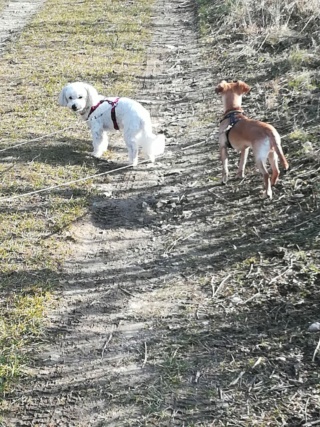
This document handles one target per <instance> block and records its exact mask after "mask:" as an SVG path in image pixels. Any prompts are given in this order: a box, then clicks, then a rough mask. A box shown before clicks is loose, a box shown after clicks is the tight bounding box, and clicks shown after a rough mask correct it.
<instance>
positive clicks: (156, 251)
mask: <svg viewBox="0 0 320 427" xmlns="http://www.w3.org/2000/svg"><path fill="white" fill-rule="evenodd" d="M153 13H154V18H153V41H152V43H151V45H150V47H149V58H148V65H147V69H146V72H145V75H144V76H137V85H138V87H139V86H140V91H139V93H138V94H137V96H136V97H137V99H143V100H149V101H150V104H147V107H148V108H149V109H150V110H151V115H152V117H153V121H154V122H155V121H156V117H158V121H159V124H158V129H157V131H162V132H164V133H165V134H166V138H167V156H166V157H165V158H164V159H162V160H161V161H160V162H159V164H158V165H157V166H156V167H155V168H148V167H146V166H145V165H142V166H141V167H138V168H137V169H136V170H130V171H126V172H123V173H119V174H118V175H113V176H112V177H111V179H110V181H109V182H107V183H106V184H105V185H102V186H100V187H99V188H98V189H99V190H100V192H101V197H97V199H96V200H95V202H94V203H93V205H92V207H91V215H90V217H89V218H87V219H86V220H83V221H82V222H79V223H78V224H76V226H75V227H73V229H72V230H71V237H72V239H73V240H74V257H73V258H72V259H70V260H69V262H68V263H67V265H66V266H65V271H64V273H63V275H62V276H61V283H62V284H63V288H62V291H61V299H60V304H59V309H58V310H57V311H56V312H55V313H53V314H52V326H51V328H50V329H49V331H48V333H49V337H50V342H49V344H45V345H44V344H43V345H41V347H40V348H37V357H35V358H34V365H33V367H32V368H31V372H30V373H31V374H32V376H31V381H30V378H28V380H27V381H26V382H25V383H22V384H21V388H20V390H18V391H17V392H16V395H15V396H13V397H12V407H11V412H10V414H9V416H8V418H7V420H8V425H12V426H13V425H17V426H18V425H20V426H31V425H37V426H49V425H50V426H98V425H108V426H111V425H114V426H120V425H127V424H126V423H128V425H140V424H139V422H138V421H137V420H138V419H139V417H140V416H141V411H142V408H141V405H140V404H139V402H138V400H139V398H138V394H139V393H140V391H139V393H138V394H137V403H136V404H132V402H130V398H129V395H130V393H129V394H128V390H130V389H131V390H134V389H137V390H138V389H139V387H140V388H141V390H142V389H143V388H144V387H148V384H149V383H150V381H151V382H152V381H153V379H154V378H156V377H157V374H156V372H155V371H153V369H152V368H151V365H149V363H148V357H150V355H149V356H148V348H149V342H151V341H153V340H158V339H159V342H161V334H162V333H161V328H160V329H159V330H158V329H157V326H156V325H157V323H158V321H159V320H160V319H167V320H168V321H169V322H173V323H176V322H177V319H176V316H177V313H178V312H179V311H180V309H181V307H180V306H181V300H180V299H179V298H178V299H175V298H171V296H170V297H169V298H168V297H167V296H166V297H165V298H164V299H161V298H160V299H159V295H160V293H161V292H162V289H163V292H164V294H166V293H167V292H169V295H170V292H171V291H170V290H169V291H168V289H167V285H168V284H170V283H171V282H173V281H174V282H177V283H180V284H179V286H184V283H185V281H186V278H185V277H186V276H185V275H186V274H188V271H189V270H190V271H191V270H192V268H193V263H192V256H191V255H188V254H192V252H193V251H195V252H194V256H196V251H197V245H198V240H199V238H200V239H201V235H202V233H203V231H204V228H205V227H203V225H201V224H202V216H203V215H205V212H204V211H203V205H202V203H203V196H204V193H205V191H206V190H205V188H204V185H206V184H204V180H205V177H204V176H203V171H204V170H207V168H208V167H209V165H210V159H209V156H208V153H210V151H211V143H210V142H209V140H210V134H211V133H212V130H213V129H212V125H211V123H206V122H205V119H204V117H203V116H202V113H203V112H206V110H207V105H208V103H209V102H210V96H211V95H210V94H211V75H210V71H209V70H207V69H205V68H204V67H202V66H201V58H200V52H199V46H198V43H197V39H196V28H197V25H196V21H195V10H194V3H193V1H192V0H188V1H185V0H175V1H171V0H158V1H157V2H156V3H155V7H154V12H153ZM203 141H206V142H207V143H206V144H203V145H199V146H197V147H195V148H191V149H187V147H188V146H191V145H193V144H196V143H199V142H203ZM122 144H123V142H122V141H120V142H119V149H123V146H122ZM183 150H184V151H183ZM170 152H171V154H170ZM187 193H188V196H187V197H185V196H186V195H187ZM209 197H210V196H209ZM183 198H184V200H182V199H183ZM191 216H192V219H190V217H191ZM177 240H178V241H180V243H179V247H178V248H177V247H176V243H175V242H176V241H177ZM185 254H187V256H185ZM199 268H200V269H201V268H202V267H201V262H200V264H199ZM178 317H179V315H178ZM149 351H150V350H149ZM128 399H129V401H128ZM133 400H134V397H133ZM104 422H105V423H106V424H104Z"/></svg>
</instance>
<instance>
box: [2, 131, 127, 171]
mask: <svg viewBox="0 0 320 427" xmlns="http://www.w3.org/2000/svg"><path fill="white" fill-rule="evenodd" d="M32 138H33V139H37V135H33V136H32ZM1 149H5V151H3V152H0V162H1V163H3V164H9V165H12V163H31V162H37V163H44V164H46V165H50V166H76V165H80V166H86V165H88V166H90V167H92V166H95V167H97V168H98V169H102V170H105V169H106V168H108V169H115V168H123V167H124V166H125V165H126V164H127V163H126V159H127V150H126V147H125V144H123V147H122V146H121V145H120V144H117V146H116V147H114V146H113V144H112V141H111V144H110V146H109V148H108V151H107V153H106V154H105V157H102V158H100V159H97V158H95V157H93V156H92V155H91V152H92V142H91V140H90V138H88V139H79V138H72V137H71V138H70V137H67V138H66V137H60V138H57V139H55V141H54V143H46V142H30V144H25V145H23V146H20V147H19V146H18V147H12V148H11V147H10V146H3V147H1V146H0V150H1ZM113 158H116V160H113ZM118 158H119V160H118Z"/></svg>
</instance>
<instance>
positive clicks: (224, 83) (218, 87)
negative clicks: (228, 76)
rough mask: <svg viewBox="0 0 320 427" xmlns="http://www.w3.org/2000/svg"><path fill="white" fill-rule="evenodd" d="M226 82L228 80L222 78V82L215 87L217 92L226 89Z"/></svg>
mask: <svg viewBox="0 0 320 427" xmlns="http://www.w3.org/2000/svg"><path fill="white" fill-rule="evenodd" d="M226 83H227V82H226V81H225V80H222V82H221V83H219V84H218V86H217V87H216V88H215V92H216V94H219V93H222V92H223V91H224V88H225V85H226Z"/></svg>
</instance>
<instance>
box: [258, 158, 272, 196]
mask: <svg viewBox="0 0 320 427" xmlns="http://www.w3.org/2000/svg"><path fill="white" fill-rule="evenodd" d="M256 163H257V166H258V168H259V171H260V172H261V174H262V176H263V182H264V188H265V191H264V194H263V196H264V197H269V199H272V190H271V181H270V176H269V172H268V170H267V168H266V164H265V162H263V161H262V160H257V162H256Z"/></svg>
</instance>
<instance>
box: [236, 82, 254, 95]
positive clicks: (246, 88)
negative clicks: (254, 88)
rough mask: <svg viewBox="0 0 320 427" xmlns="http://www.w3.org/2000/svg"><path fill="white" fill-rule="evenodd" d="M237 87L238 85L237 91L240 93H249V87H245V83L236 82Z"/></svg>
mask: <svg viewBox="0 0 320 427" xmlns="http://www.w3.org/2000/svg"><path fill="white" fill-rule="evenodd" d="M238 85H239V89H240V90H241V92H242V93H248V92H249V91H250V89H251V88H250V86H249V85H247V83H245V82H242V81H240V80H239V81H238Z"/></svg>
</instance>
